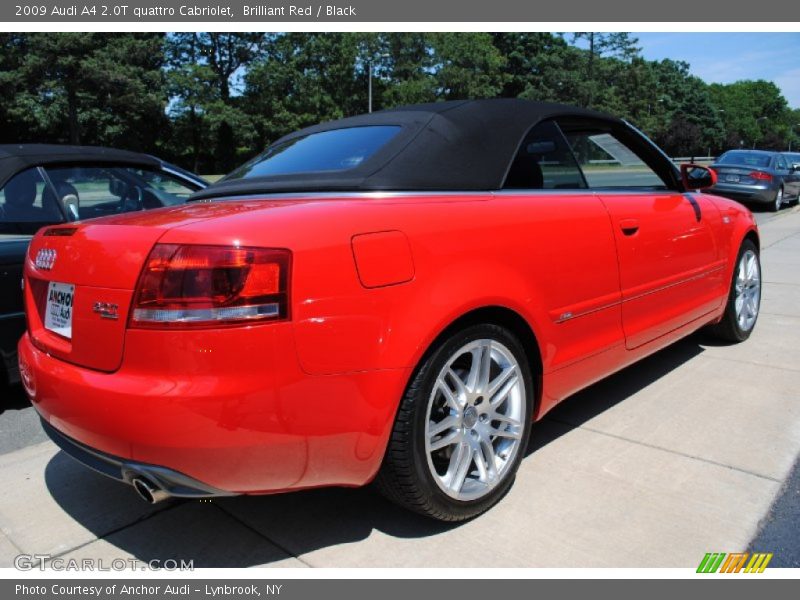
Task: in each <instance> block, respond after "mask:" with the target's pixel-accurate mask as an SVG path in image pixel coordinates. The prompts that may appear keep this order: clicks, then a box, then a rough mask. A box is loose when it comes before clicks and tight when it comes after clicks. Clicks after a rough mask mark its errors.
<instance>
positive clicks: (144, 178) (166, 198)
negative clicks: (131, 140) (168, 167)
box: [121, 167, 199, 208]
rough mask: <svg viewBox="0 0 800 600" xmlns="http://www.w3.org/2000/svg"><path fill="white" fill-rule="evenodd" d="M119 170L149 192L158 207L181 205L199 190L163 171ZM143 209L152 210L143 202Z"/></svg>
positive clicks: (129, 168) (131, 168)
mask: <svg viewBox="0 0 800 600" xmlns="http://www.w3.org/2000/svg"><path fill="white" fill-rule="evenodd" d="M121 170H123V171H125V173H127V174H128V176H129V177H131V178H132V179H135V180H136V181H137V182H138V184H139V185H140V186H141V187H142V188H143V189H145V190H147V191H149V192H151V193H152V194H153V196H154V197H155V199H156V200H157V205H158V206H171V205H174V204H181V203H183V202H185V201H186V199H187V198H188V197H189V196H191V195H192V194H193V193H194V192H195V191H197V190H198V189H199V188H198V187H197V186H193V187H190V185H189V184H188V183H186V182H185V181H183V180H181V179H178V178H177V177H174V176H173V175H170V174H169V173H165V172H163V171H153V170H150V169H139V168H133V167H125V168H124V169H121ZM145 208H153V206H150V205H148V203H147V202H145Z"/></svg>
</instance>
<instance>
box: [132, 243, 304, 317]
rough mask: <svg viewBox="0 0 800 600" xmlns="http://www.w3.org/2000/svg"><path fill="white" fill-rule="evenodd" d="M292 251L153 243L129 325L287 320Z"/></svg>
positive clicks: (140, 279)
mask: <svg viewBox="0 0 800 600" xmlns="http://www.w3.org/2000/svg"><path fill="white" fill-rule="evenodd" d="M290 263H291V253H290V252H289V251H288V250H283V249H272V248H242V247H235V246H234V247H228V246H199V245H198V246H196V245H180V244H156V246H155V247H154V248H153V250H152V252H150V256H148V257H147V262H146V263H145V266H144V269H143V271H142V274H141V275H140V276H139V284H138V286H137V289H136V293H135V295H134V301H133V310H132V311H131V318H130V326H131V327H147V328H164V327H170V328H173V327H198V326H199V327H202V326H218V325H224V324H241V323H251V322H260V321H275V320H280V319H286V318H288V311H289V297H288V295H289V293H288V282H289V268H290Z"/></svg>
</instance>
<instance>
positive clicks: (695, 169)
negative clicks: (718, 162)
mask: <svg viewBox="0 0 800 600" xmlns="http://www.w3.org/2000/svg"><path fill="white" fill-rule="evenodd" d="M681 180H682V181H683V187H684V189H686V190H706V189H708V188H710V187H714V186H715V185H716V184H717V173H716V171H714V169H709V168H708V167H701V166H700V165H687V164H683V165H681Z"/></svg>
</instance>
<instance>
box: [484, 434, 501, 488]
mask: <svg viewBox="0 0 800 600" xmlns="http://www.w3.org/2000/svg"><path fill="white" fill-rule="evenodd" d="M481 455H482V458H483V459H484V461H485V465H486V473H487V475H488V476H489V479H490V480H491V479H494V478H495V477H497V459H496V458H495V454H494V446H493V445H492V441H491V440H481Z"/></svg>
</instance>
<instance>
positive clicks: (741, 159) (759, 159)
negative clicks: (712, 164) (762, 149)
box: [717, 150, 772, 168]
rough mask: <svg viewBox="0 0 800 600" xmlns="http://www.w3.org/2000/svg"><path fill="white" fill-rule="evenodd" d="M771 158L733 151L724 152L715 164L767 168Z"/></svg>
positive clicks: (764, 155)
mask: <svg viewBox="0 0 800 600" xmlns="http://www.w3.org/2000/svg"><path fill="white" fill-rule="evenodd" d="M771 160H772V156H770V155H769V154H756V153H754V152H742V151H739V150H735V151H733V152H726V153H725V154H723V155H722V156H720V157H719V160H718V161H717V164H720V165H747V166H748V167H761V168H767V167H769V163H770V161H771Z"/></svg>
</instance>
